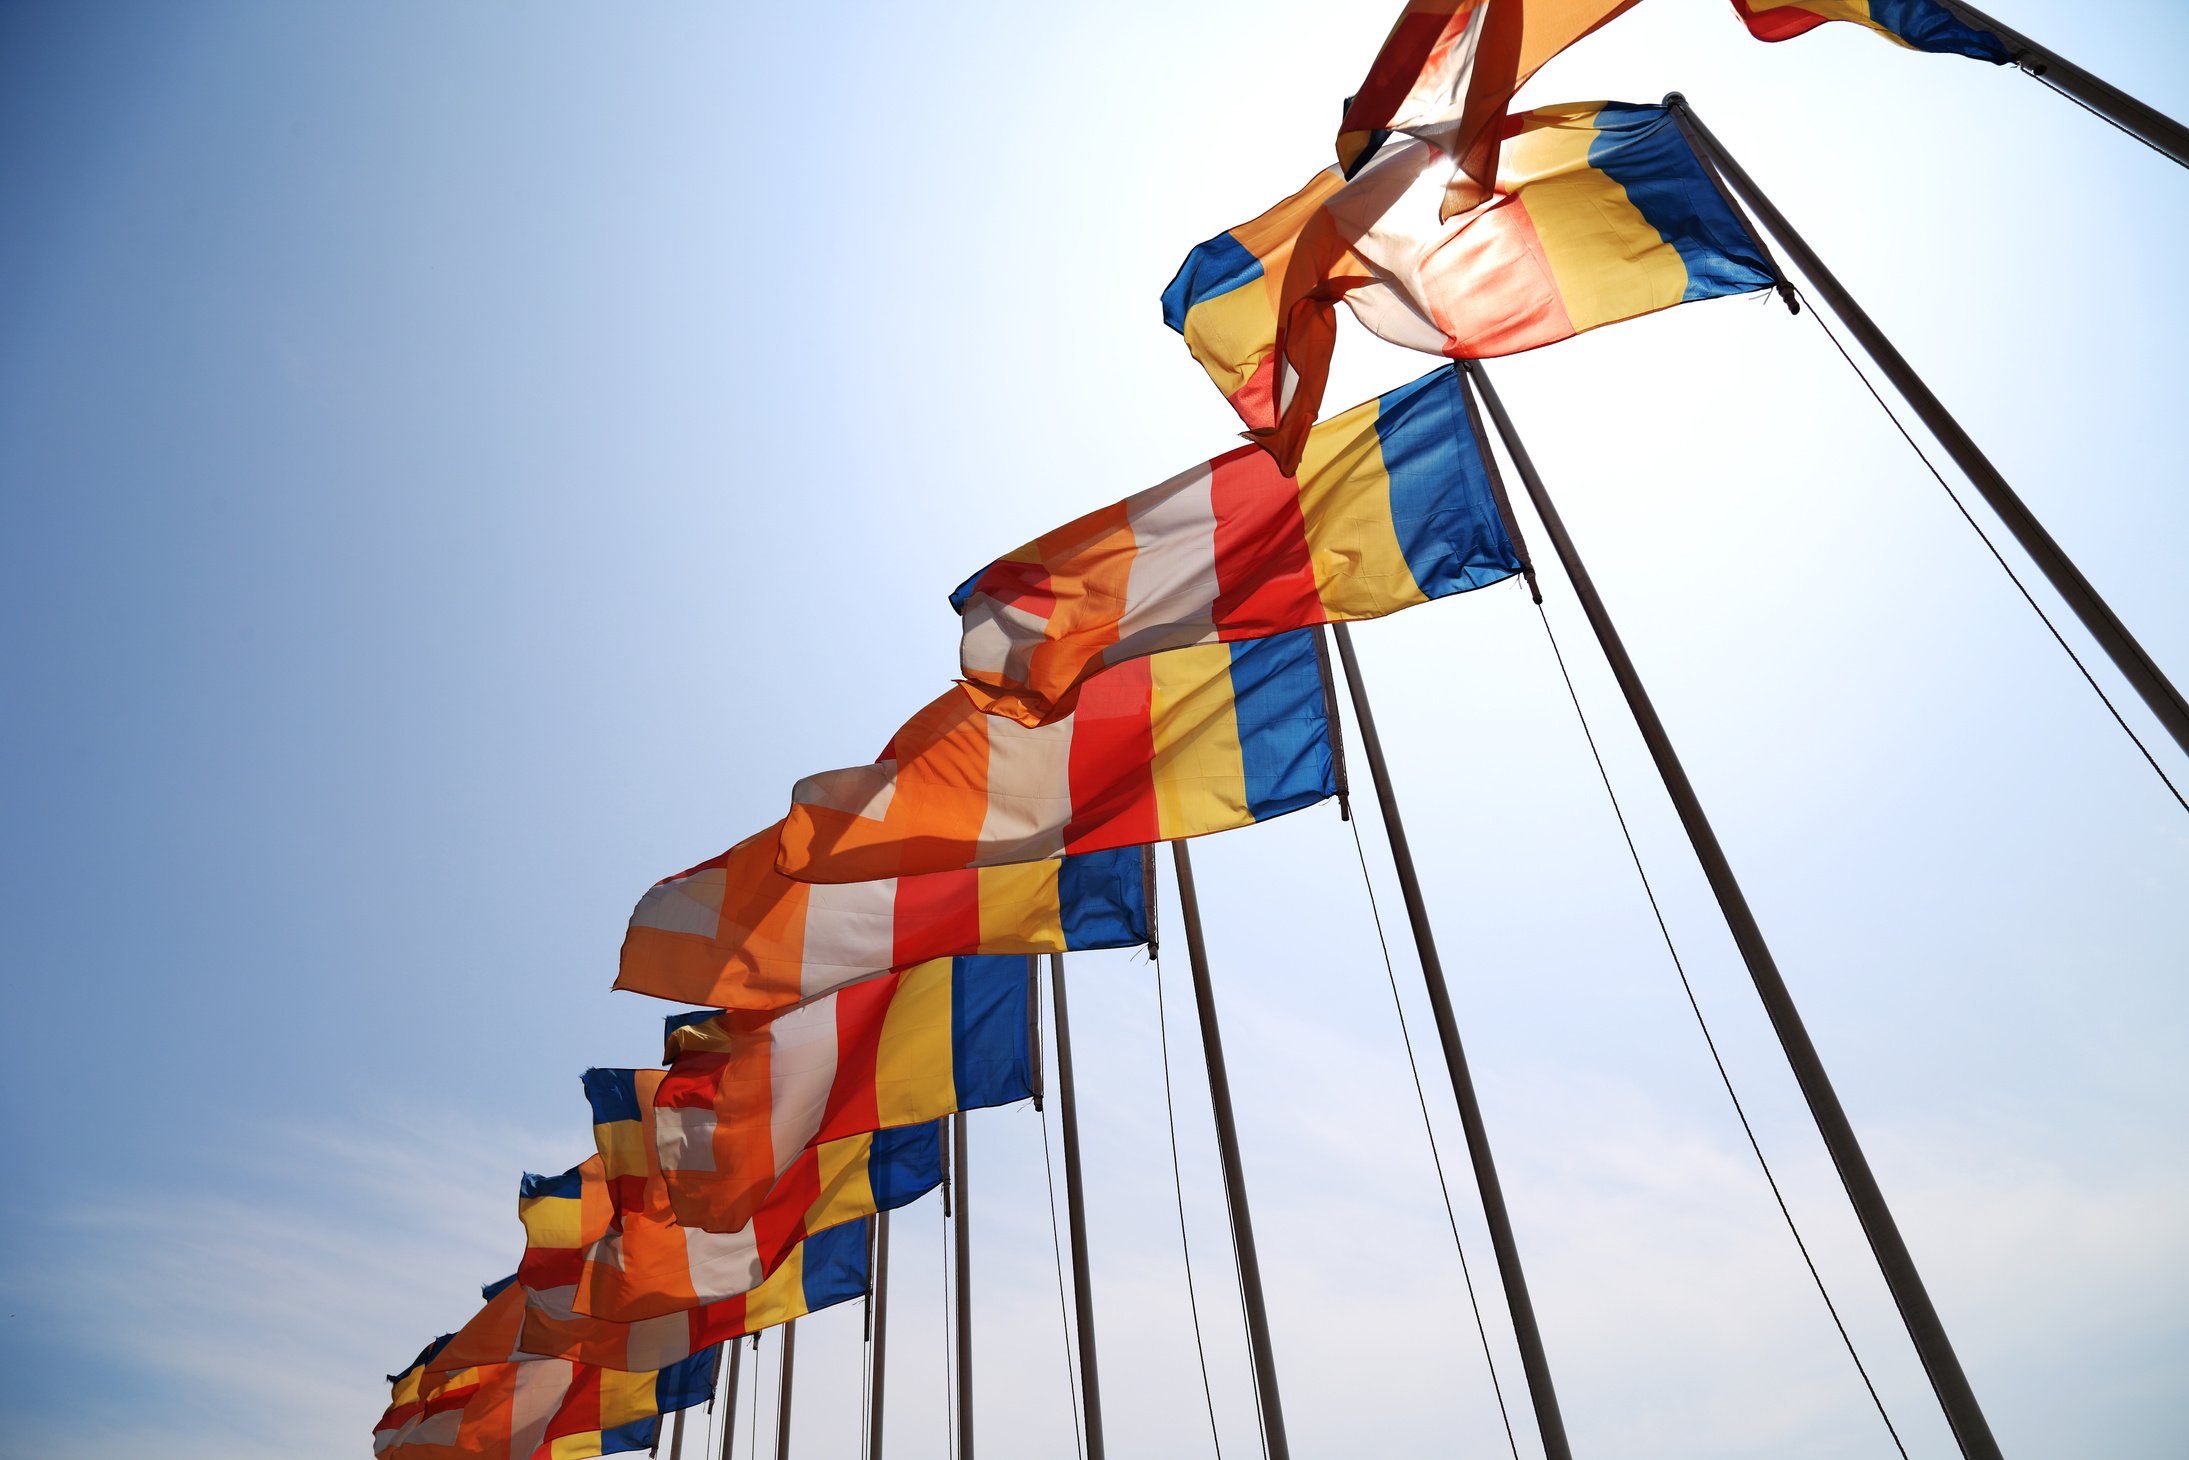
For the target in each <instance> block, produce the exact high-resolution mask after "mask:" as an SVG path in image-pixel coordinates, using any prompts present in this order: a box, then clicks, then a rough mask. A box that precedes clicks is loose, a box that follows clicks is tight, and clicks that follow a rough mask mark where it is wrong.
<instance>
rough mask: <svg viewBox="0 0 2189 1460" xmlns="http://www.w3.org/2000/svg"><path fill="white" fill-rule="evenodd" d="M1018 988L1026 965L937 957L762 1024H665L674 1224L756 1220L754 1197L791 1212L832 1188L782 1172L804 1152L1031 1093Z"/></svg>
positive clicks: (1026, 1018)
mask: <svg viewBox="0 0 2189 1460" xmlns="http://www.w3.org/2000/svg"><path fill="white" fill-rule="evenodd" d="M1029 982H1030V979H1029V975H1028V968H1027V960H1026V959H1024V958H938V959H936V960H935V961H934V962H932V963H923V964H921V965H919V966H918V967H917V968H911V969H907V970H905V971H904V972H902V973H892V974H886V975H884V976H883V977H881V978H874V979H868V980H866V981H865V982H863V983H855V984H852V985H850V986H849V987H847V988H842V989H839V990H837V991H836V992H835V993H833V994H829V995H827V996H826V997H824V998H819V999H815V1000H814V1001H813V1002H812V1003H809V1004H801V1005H799V1006H798V1007H797V1008H795V1009H792V1010H789V1011H788V1012H786V1013H782V1014H778V1015H776V1016H775V1017H773V1018H771V1019H765V1020H762V1019H758V1018H756V1017H754V1016H751V1015H737V1014H724V1013H719V1012H712V1011H710V1012H706V1013H700V1014H691V1015H677V1016H672V1017H671V1018H670V1020H669V1021H668V1022H669V1029H668V1051H667V1058H668V1059H669V1060H670V1061H671V1063H670V1066H669V1072H668V1074H667V1076H666V1077H665V1078H663V1079H662V1081H661V1083H660V1086H659V1089H658V1090H657V1092H656V1093H655V1096H654V1101H655V1109H654V1141H655V1154H656V1156H657V1158H658V1160H659V1165H660V1170H661V1177H662V1182H663V1184H664V1185H665V1186H666V1187H667V1188H668V1197H669V1205H670V1209H671V1210H672V1211H674V1212H675V1214H676V1219H677V1221H678V1222H680V1223H682V1224H683V1225H684V1226H685V1227H687V1228H695V1227H696V1228H703V1229H711V1230H715V1231H727V1230H729V1229H730V1228H733V1227H736V1226H739V1225H741V1224H743V1223H745V1222H747V1221H748V1220H750V1221H752V1222H753V1223H754V1225H756V1226H757V1225H760V1221H759V1219H758V1218H754V1217H752V1216H751V1213H752V1212H753V1211H754V1210H755V1206H756V1204H757V1203H760V1202H762V1201H763V1199H765V1201H766V1202H768V1203H770V1204H775V1205H779V1206H784V1207H792V1208H795V1207H797V1206H798V1205H799V1203H800V1201H802V1200H803V1199H805V1198H806V1196H807V1193H808V1191H809V1190H817V1189H818V1188H824V1187H827V1186H830V1185H831V1184H834V1183H836V1182H838V1181H840V1180H841V1178H840V1176H839V1175H838V1174H837V1173H836V1171H835V1168H834V1166H833V1163H831V1162H822V1161H817V1162H814V1163H811V1165H810V1166H809V1169H808V1170H806V1171H804V1172H799V1171H797V1170H796V1169H795V1168H794V1166H793V1163H794V1161H796V1159H797V1158H798V1157H799V1155H800V1153H801V1152H803V1151H805V1150H806V1149H807V1147H808V1146H809V1145H814V1146H820V1145H823V1144H824V1143H833V1142H837V1141H845V1140H852V1139H855V1138H857V1137H859V1136H860V1135H862V1134H864V1133H869V1132H881V1133H882V1135H889V1134H891V1132H892V1129H893V1128H894V1127H901V1126H917V1127H919V1128H920V1129H922V1130H924V1131H926V1132H928V1133H929V1134H930V1135H932V1134H933V1132H934V1131H935V1126H934V1125H933V1124H932V1122H934V1121H936V1120H939V1119H940V1118H941V1117H943V1116H945V1115H949V1114H951V1113H952V1112H954V1111H959V1110H974V1109H978V1108H980V1107H982V1106H989V1105H1006V1104H1009V1103H1010V1102H1012V1101H1014V1100H1024V1099H1026V1098H1027V1097H1029V1096H1030V1095H1032V1094H1033V1058H1032V1051H1031V1048H1030V1041H1029V1037H1028V1031H1029V1030H1030V1029H1031V1027H1032V1023H1031V1012H1030V1010H1031V1005H1030V1004H1029V1002H1028V985H1029ZM876 1139H877V1140H879V1139H880V1137H879V1136H877V1137H876ZM937 1154H938V1159H939V1150H938V1153H937ZM869 1179H870V1178H869ZM816 1183H817V1186H816V1185H815V1184H816ZM923 1189H924V1188H923Z"/></svg>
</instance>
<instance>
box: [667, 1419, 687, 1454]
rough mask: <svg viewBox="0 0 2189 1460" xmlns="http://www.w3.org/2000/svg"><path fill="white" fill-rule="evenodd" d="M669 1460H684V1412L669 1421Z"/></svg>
mask: <svg viewBox="0 0 2189 1460" xmlns="http://www.w3.org/2000/svg"><path fill="white" fill-rule="evenodd" d="M669 1460H684V1411H683V1410H681V1409H680V1410H678V1411H677V1412H676V1415H675V1417H674V1418H672V1419H671V1420H670V1421H669Z"/></svg>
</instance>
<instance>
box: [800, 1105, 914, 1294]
mask: <svg viewBox="0 0 2189 1460" xmlns="http://www.w3.org/2000/svg"><path fill="white" fill-rule="evenodd" d="M920 1129H922V1130H933V1129H934V1127H933V1126H932V1125H927V1126H921V1127H920ZM867 1221H868V1219H867V1218H864V1217H862V1218H860V1219H859V1220H858V1221H856V1222H846V1223H844V1224H843V1225H842V1226H840V1227H831V1228H829V1229H828V1230H827V1231H825V1232H816V1233H814V1234H813V1235H812V1236H811V1237H808V1238H807V1239H806V1252H805V1256H804V1257H803V1258H802V1259H801V1260H800V1263H799V1267H800V1271H799V1274H798V1281H799V1286H800V1287H801V1288H802V1289H803V1290H804V1292H805V1296H806V1310H807V1311H808V1312H818V1311H819V1310H820V1309H823V1308H826V1307H827V1306H828V1305H829V1304H831V1303H841V1302H843V1301H844V1300H845V1299H847V1298H856V1297H858V1296H859V1295H860V1294H862V1293H864V1292H865V1291H866V1251H867Z"/></svg>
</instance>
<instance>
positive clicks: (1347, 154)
mask: <svg viewBox="0 0 2189 1460" xmlns="http://www.w3.org/2000/svg"><path fill="white" fill-rule="evenodd" d="M1638 3H1640V0H1406V6H1405V9H1404V10H1402V11H1401V12H1400V14H1399V18H1398V23H1397V24H1395V25H1393V26H1392V27H1391V34H1390V35H1389V36H1387V37H1386V38H1385V39H1384V42H1383V48H1382V49H1381V50H1379V51H1378V52H1377V53H1376V59H1375V61H1374V62H1373V63H1372V64H1371V65H1370V66H1369V68H1368V75H1367V77H1366V79H1364V80H1363V81H1362V82H1361V86H1360V90H1359V91H1358V92H1357V93H1355V94H1354V96H1353V97H1352V99H1351V100H1350V101H1348V102H1347V103H1346V107H1345V116H1344V118H1343V119H1342V120H1341V121H1340V122H1339V124H1338V166H1339V167H1340V168H1341V169H1343V170H1344V171H1345V172H1347V173H1352V172H1354V171H1356V170H1358V168H1359V166H1360V164H1361V163H1362V162H1363V161H1364V160H1365V158H1366V157H1367V156H1368V155H1369V154H1370V153H1372V152H1374V150H1375V149H1376V147H1377V146H1378V144H1379V143H1380V142H1381V141H1382V140H1383V138H1384V137H1385V136H1387V135H1388V134H1390V133H1392V132H1402V133H1405V134H1406V135H1408V136H1411V137H1415V138H1418V139H1419V140H1421V141H1424V142H1428V143H1430V144H1431V145H1433V146H1435V147H1436V148H1437V149H1438V150H1439V151H1441V152H1443V153H1444V154H1446V155H1447V156H1448V157H1450V158H1452V159H1453V160H1454V162H1456V164H1457V168H1456V172H1457V176H1456V177H1452V173H1453V171H1454V170H1453V169H1450V168H1447V169H1445V172H1446V176H1447V178H1448V179H1450V181H1451V182H1452V183H1453V184H1454V198H1453V201H1452V204H1451V206H1449V207H1447V208H1446V209H1445V214H1446V216H1449V215H1450V214H1451V213H1453V212H1457V211H1460V210H1462V209H1464V208H1466V207H1471V206H1473V205H1474V204H1475V203H1478V202H1480V201H1481V200H1482V197H1483V196H1484V195H1485V194H1487V192H1488V191H1489V187H1490V183H1491V180H1492V179H1494V178H1495V177H1496V176H1497V175H1498V165H1497V164H1498V157H1497V154H1498V141H1499V135H1498V129H1497V122H1498V121H1499V119H1500V118H1502V117H1503V116H1504V115H1505V108H1506V106H1507V105H1508V104H1509V103H1510V102H1511V101H1512V99H1513V96H1514V94H1515V93H1516V92H1518V91H1519V90H1520V88H1521V87H1522V86H1523V85H1524V84H1526V82H1527V80H1528V78H1529V77H1531V76H1533V75H1534V74H1535V73H1536V72H1537V71H1540V70H1541V69H1542V68H1543V66H1544V64H1545V63H1546V62H1548V61H1549V60H1550V59H1551V58H1552V57H1553V56H1555V55H1557V54H1558V53H1559V52H1560V51H1563V50H1564V49H1566V47H1568V46H1570V45H1572V44H1573V43H1574V42H1576V41H1578V40H1580V39H1581V38H1582V37H1584V36H1586V35H1588V34H1589V33H1590V32H1591V31H1594V30H1596V29H1598V28H1599V27H1601V26H1603V25H1605V24H1607V23H1608V22H1610V21H1612V20H1614V19H1616V18H1617V17H1618V16H1620V15H1621V14H1623V13H1625V12H1626V11H1628V10H1631V9H1633V8H1634V6H1635V5H1637V4H1638Z"/></svg>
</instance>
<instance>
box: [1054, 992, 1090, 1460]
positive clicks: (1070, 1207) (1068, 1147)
mask: <svg viewBox="0 0 2189 1460" xmlns="http://www.w3.org/2000/svg"><path fill="white" fill-rule="evenodd" d="M1049 993H1050V1001H1051V1002H1052V1003H1053V1004H1055V1006H1056V1093H1057V1114H1058V1116H1059V1117H1060V1118H1061V1123H1062V1125H1063V1127H1064V1214H1065V1221H1066V1224H1067V1225H1068V1226H1069V1228H1070V1230H1071V1237H1072V1297H1073V1304H1072V1306H1073V1311H1074V1313H1075V1314H1076V1315H1077V1317H1078V1320H1079V1392H1080V1397H1081V1405H1080V1411H1081V1413H1082V1414H1083V1415H1084V1416H1085V1425H1086V1434H1087V1456H1086V1460H1103V1446H1102V1380H1101V1376H1100V1374H1099V1373H1097V1372H1096V1366H1095V1326H1094V1285H1093V1283H1092V1282H1091V1281H1090V1279H1089V1278H1088V1275H1087V1268H1088V1263H1087V1203H1086V1199H1085V1193H1084V1189H1083V1187H1082V1185H1081V1176H1080V1165H1079V1097H1078V1094H1077V1092H1076V1091H1075V1090H1074V1088H1073V1083H1072V1020H1071V1015H1070V1013H1069V1011H1068V1010H1067V1009H1066V1008H1065V1004H1064V955H1063V954H1061V953H1052V954H1050V955H1049Z"/></svg>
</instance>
